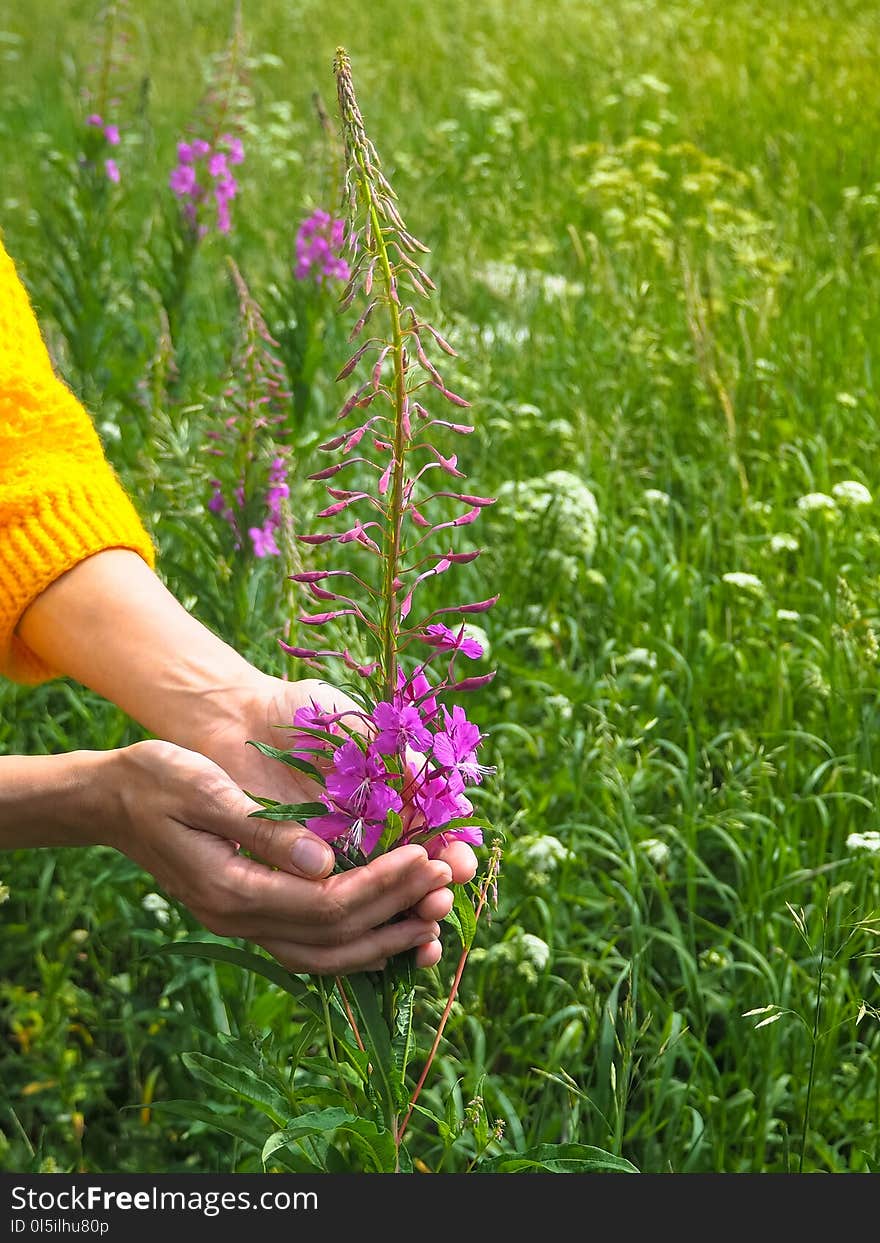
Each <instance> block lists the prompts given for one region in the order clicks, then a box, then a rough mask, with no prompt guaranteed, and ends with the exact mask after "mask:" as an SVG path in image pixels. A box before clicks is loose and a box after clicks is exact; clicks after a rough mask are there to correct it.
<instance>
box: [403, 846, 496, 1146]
mask: <svg viewBox="0 0 880 1243" xmlns="http://www.w3.org/2000/svg"><path fill="white" fill-rule="evenodd" d="M500 860H501V851H500V849H499V848H498V847H497V846H496V848H495V850H494V851H493V852H492V857H491V859H490V860H489V867H488V869H487V871H486V876H485V879H484V881H483V884H482V885H481V887H480V900H479V902H478V903H477V909H476V910H475V912H474V922H475V923H479V922H480V916H481V915H482V913H483V907H484V906H485V905H486V897H487V895H488V893H489V890H490V888H491V887H492V885H493V884H494V883H495V879H496V877H497V875H498V864H499V862H500ZM471 944H473V942H471ZM470 950H471V947H470V945H466V946H465V947H464V949H463V950H462V951H461V957H460V958H459V960H458V966H457V967H456V969H455V978H454V979H453V981H452V988H451V989H450V991H449V997H448V999H447V1002H446V1005H445V1007H444V1009H443V1014H442V1016H441V1018H440V1023H439V1025H438V1027H437V1034H436V1036H435V1037H434V1043H433V1044H432V1045H431V1052H430V1053H429V1054H428V1060H427V1061H426V1062H425V1067H424V1070H423V1071H422V1073H421V1075H420V1076H419V1081H418V1083H417V1084H416V1086H415V1089H414V1091H413V1094H412V1096H411V1097H410V1099H409V1108H408V1109H407V1111H406V1116H405V1117H404V1119H403V1122H401V1124H400V1127H399V1129H398V1132H397V1146H398V1148H399V1147H400V1144H401V1141H402V1140H403V1136H404V1133H405V1132H406V1128H407V1126H408V1124H409V1120H410V1118H411V1117H412V1111H413V1109H414V1108H415V1104H416V1101H417V1100H418V1099H419V1096H420V1094H421V1091H422V1088H423V1087H424V1086H425V1080H426V1079H427V1077H428V1072H429V1071H430V1069H431V1065H432V1063H433V1061H434V1058H435V1057H436V1055H437V1050H438V1049H439V1047H440V1041H441V1039H442V1037H443V1030H444V1028H445V1027H446V1023H447V1021H448V1019H449V1015H450V1014H451V1012H452V1003H453V1002H454V1001H455V998H456V994H457V993H458V986H459V984H460V983H461V977H462V975H463V974H464V968H465V963H466V962H467V959H468V954H469V953H470Z"/></svg>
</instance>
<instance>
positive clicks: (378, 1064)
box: [345, 971, 400, 1113]
mask: <svg viewBox="0 0 880 1243" xmlns="http://www.w3.org/2000/svg"><path fill="white" fill-rule="evenodd" d="M345 978H346V980H347V981H348V986H349V988H350V989H351V993H352V996H353V997H354V1000H355V1005H356V1006H357V1008H358V1012H359V1013H360V1016H361V1019H362V1020H363V1026H362V1028H361V1035H362V1036H363V1038H364V1040H365V1042H366V1043H367V1045H368V1048H369V1051H370V1060H371V1062H372V1066H373V1079H375V1080H377V1081H378V1084H379V1094H380V1096H381V1097H382V1099H383V1100H384V1101H385V1102H386V1104H387V1105H389V1106H390V1112H392V1113H393V1112H394V1110H395V1109H397V1106H398V1104H399V1097H400V1085H398V1084H397V1083H395V1081H394V1079H393V1078H392V1073H393V1070H394V1054H393V1052H392V1048H391V1033H390V1032H389V1030H388V1024H387V1023H386V1022H385V1019H384V1018H383V1016H382V1010H381V1007H380V1005H379V994H378V991H377V987H376V984H375V983H374V980H373V978H372V976H371V975H370V974H369V973H368V972H365V971H359V972H357V973H356V974H355V975H349V976H346V977H345Z"/></svg>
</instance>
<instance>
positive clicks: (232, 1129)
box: [150, 1101, 266, 1149]
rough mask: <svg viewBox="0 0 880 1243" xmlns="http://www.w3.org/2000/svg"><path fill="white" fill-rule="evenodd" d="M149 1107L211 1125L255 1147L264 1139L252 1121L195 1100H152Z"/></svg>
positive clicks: (262, 1132) (264, 1136)
mask: <svg viewBox="0 0 880 1243" xmlns="http://www.w3.org/2000/svg"><path fill="white" fill-rule="evenodd" d="M150 1108H151V1109H157V1110H160V1111H161V1112H163V1113H168V1114H172V1115H173V1116H174V1117H176V1118H185V1119H186V1120H187V1121H189V1122H204V1123H205V1124H206V1125H207V1126H212V1127H214V1129H215V1130H217V1131H222V1132H223V1133H224V1134H225V1135H232V1136H234V1137H235V1139H242V1140H244V1141H245V1143H247V1144H250V1145H251V1146H252V1147H254V1148H257V1149H261V1148H262V1146H263V1144H264V1142H265V1139H266V1132H265V1130H261V1129H260V1128H259V1127H258V1126H255V1125H254V1123H253V1122H248V1121H246V1120H245V1119H244V1118H236V1117H234V1116H233V1115H232V1114H221V1113H218V1112H217V1111H216V1110H214V1109H211V1108H209V1107H208V1106H207V1105H199V1104H197V1103H196V1102H195V1101H153V1102H151V1104H150Z"/></svg>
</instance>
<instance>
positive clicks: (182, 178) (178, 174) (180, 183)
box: [168, 144, 196, 199]
mask: <svg viewBox="0 0 880 1243" xmlns="http://www.w3.org/2000/svg"><path fill="white" fill-rule="evenodd" d="M181 145H182V144H181ZM168 184H169V186H170V187H171V189H172V190H173V191H174V193H175V194H176V195H177V197H178V198H179V199H182V198H184V197H185V196H186V195H187V194H192V192H193V190H194V189H195V187H196V170H195V169H194V168H193V166H192V165H191V164H185V163H183V164H178V165H177V167H176V168H175V169H173V170H172V173H171V176H170V177H169V178H168Z"/></svg>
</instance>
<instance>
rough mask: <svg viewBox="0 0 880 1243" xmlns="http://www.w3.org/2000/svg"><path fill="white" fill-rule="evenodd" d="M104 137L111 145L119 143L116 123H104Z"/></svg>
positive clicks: (114, 145)
mask: <svg viewBox="0 0 880 1243" xmlns="http://www.w3.org/2000/svg"><path fill="white" fill-rule="evenodd" d="M104 137H105V138H106V139H107V141H108V142H109V144H110V146H111V147H116V146H118V145H119V126H118V125H105V126H104Z"/></svg>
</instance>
